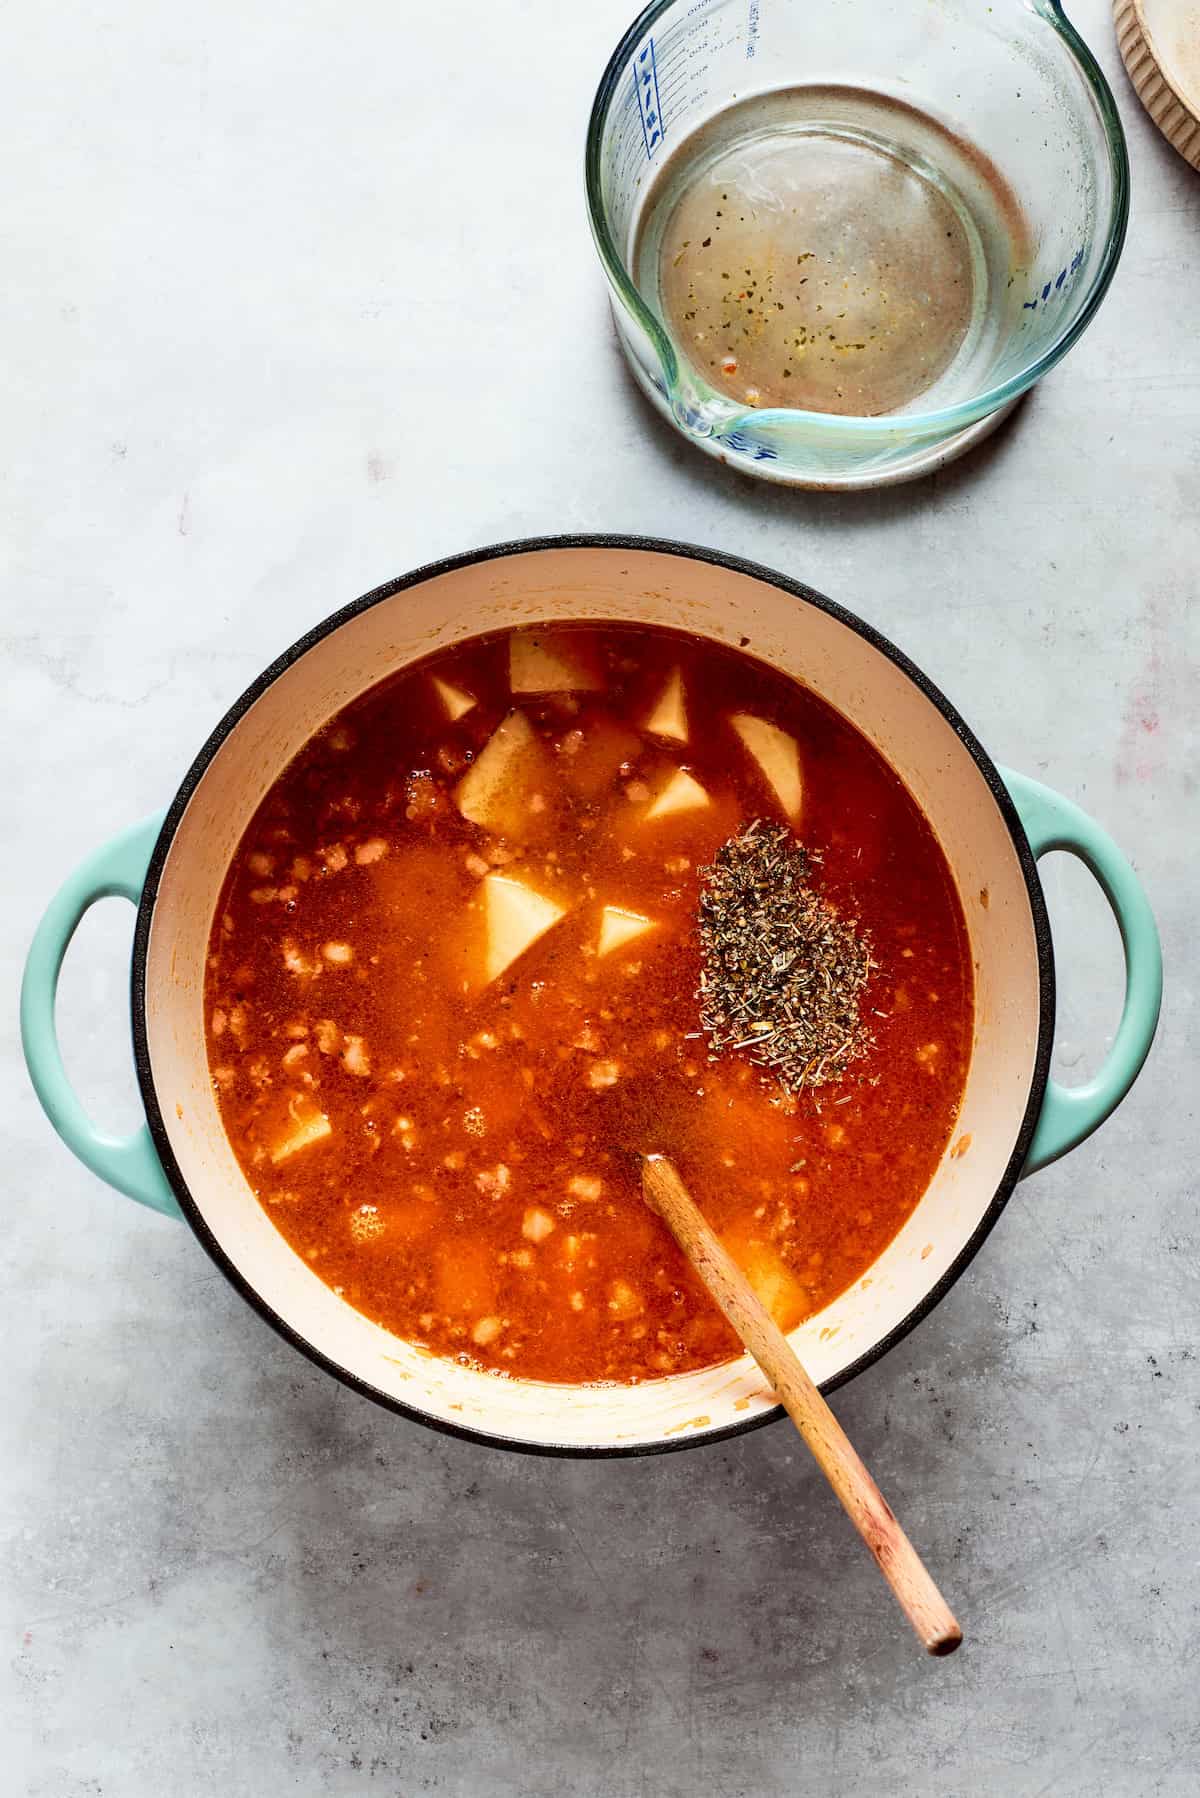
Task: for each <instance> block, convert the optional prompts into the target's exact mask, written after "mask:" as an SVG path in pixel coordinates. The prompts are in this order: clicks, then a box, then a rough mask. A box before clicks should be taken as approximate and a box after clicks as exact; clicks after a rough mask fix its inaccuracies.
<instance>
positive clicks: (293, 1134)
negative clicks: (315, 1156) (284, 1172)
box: [271, 1099, 333, 1166]
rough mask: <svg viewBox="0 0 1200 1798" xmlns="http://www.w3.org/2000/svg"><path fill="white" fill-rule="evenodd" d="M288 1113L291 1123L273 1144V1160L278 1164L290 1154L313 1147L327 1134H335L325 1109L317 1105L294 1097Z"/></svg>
mask: <svg viewBox="0 0 1200 1798" xmlns="http://www.w3.org/2000/svg"><path fill="white" fill-rule="evenodd" d="M288 1115H289V1118H290V1120H291V1121H290V1123H289V1125H288V1128H287V1129H286V1130H285V1131H284V1133H283V1135H282V1136H278V1137H276V1139H275V1141H274V1143H273V1144H272V1146H271V1160H272V1161H273V1162H274V1163H275V1164H276V1166H278V1164H279V1163H280V1162H281V1161H286V1160H287V1158H288V1156H289V1155H296V1154H298V1153H299V1152H300V1150H301V1149H308V1148H311V1147H312V1145H313V1143H315V1142H323V1141H324V1139H325V1138H326V1137H327V1136H332V1135H333V1125H332V1124H331V1123H330V1122H329V1119H328V1118H327V1117H326V1116H325V1113H324V1112H323V1111H318V1110H317V1108H316V1106H315V1105H305V1104H304V1102H303V1101H302V1100H296V1099H293V1101H292V1103H291V1105H290V1107H289V1110H288Z"/></svg>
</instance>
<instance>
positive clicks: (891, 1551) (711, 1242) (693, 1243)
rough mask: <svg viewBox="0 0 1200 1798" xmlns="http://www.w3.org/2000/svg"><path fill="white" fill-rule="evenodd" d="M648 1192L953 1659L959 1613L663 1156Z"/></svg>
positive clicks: (861, 1528)
mask: <svg viewBox="0 0 1200 1798" xmlns="http://www.w3.org/2000/svg"><path fill="white" fill-rule="evenodd" d="M642 1190H643V1192H644V1194H645V1197H646V1202H647V1203H648V1204H649V1206H650V1207H651V1209H652V1210H654V1211H657V1212H658V1214H659V1216H660V1217H661V1218H662V1219H663V1221H664V1223H666V1224H667V1226H668V1227H669V1229H670V1230H671V1233H672V1235H673V1236H674V1237H675V1240H676V1242H677V1243H678V1244H679V1246H680V1248H681V1249H682V1250H683V1252H684V1254H685V1255H686V1256H687V1258H688V1260H689V1261H690V1262H691V1264H692V1266H693V1267H694V1268H695V1270H696V1272H697V1273H698V1274H699V1276H700V1278H701V1279H702V1280H703V1282H704V1284H705V1286H707V1288H708V1290H709V1292H710V1293H711V1294H712V1296H713V1298H714V1299H715V1300H716V1302H717V1304H718V1305H719V1306H720V1307H721V1310H722V1311H723V1312H724V1313H725V1316H726V1317H727V1318H728V1319H729V1322H730V1323H731V1324H732V1325H733V1327H734V1329H735V1330H736V1331H737V1333H738V1335H739V1336H740V1337H741V1339H742V1341H743V1342H744V1343H745V1345H746V1347H747V1348H748V1349H749V1350H750V1353H751V1354H752V1355H753V1356H754V1359H755V1360H756V1361H757V1362H758V1365H759V1366H760V1367H761V1368H762V1371H763V1372H764V1373H765V1374H766V1376H767V1379H768V1380H769V1381H770V1382H771V1385H772V1387H773V1388H774V1390H775V1391H776V1392H777V1393H778V1395H779V1398H780V1400H781V1402H782V1404H783V1405H784V1407H785V1409H786V1410H787V1412H788V1415H789V1416H790V1417H791V1419H792V1422H793V1423H794V1424H795V1426H796V1428H797V1429H798V1430H799V1432H800V1434H801V1435H802V1436H803V1438H804V1440H805V1442H807V1444H808V1446H809V1448H810V1449H811V1450H812V1452H813V1455H814V1456H815V1457H816V1461H817V1465H818V1466H819V1467H820V1469H821V1472H822V1473H823V1474H824V1475H825V1478H826V1479H827V1480H828V1481H829V1484H830V1485H831V1486H832V1487H833V1490H834V1491H835V1492H836V1493H837V1495H838V1497H839V1498H840V1499H841V1501H842V1504H843V1506H844V1507H845V1509H846V1512H847V1514H848V1515H849V1517H850V1520H851V1522H852V1523H853V1524H854V1526H855V1528H856V1529H857V1530H858V1532H859V1534H860V1536H861V1537H862V1539H863V1541H864V1542H865V1543H866V1545H867V1547H868V1548H869V1549H870V1551H871V1553H872V1554H873V1555H874V1556H875V1559H876V1561H877V1562H878V1563H879V1569H880V1572H881V1573H882V1574H883V1577H884V1578H885V1579H886V1580H887V1582H888V1585H889V1586H890V1587H891V1588H892V1591H893V1592H894V1593H895V1594H896V1597H897V1598H898V1599H899V1601H900V1606H901V1609H902V1610H903V1611H904V1614H905V1616H906V1617H907V1618H908V1620H909V1622H910V1623H911V1624H912V1626H913V1628H914V1629H915V1630H916V1632H917V1635H918V1636H919V1637H920V1638H921V1641H922V1642H923V1643H924V1644H925V1647H926V1648H927V1649H928V1650H929V1653H930V1654H953V1653H954V1650H955V1649H956V1648H957V1647H958V1645H959V1643H960V1642H961V1641H962V1630H961V1629H960V1628H959V1626H958V1624H957V1622H956V1621H955V1618H954V1614H953V1612H952V1611H951V1609H950V1607H949V1605H948V1604H947V1603H946V1601H945V1599H944V1598H943V1597H942V1595H941V1593H940V1592H939V1591H938V1589H937V1587H936V1586H935V1584H934V1583H933V1580H932V1578H931V1577H930V1574H929V1571H928V1569H927V1568H926V1566H925V1564H924V1562H923V1561H922V1560H921V1557H920V1556H919V1555H918V1553H917V1551H916V1549H915V1548H914V1547H913V1545H912V1543H911V1542H910V1541H909V1539H908V1537H907V1536H906V1535H905V1533H904V1531H903V1530H902V1529H901V1527H900V1525H899V1524H898V1523H897V1521H896V1519H895V1517H894V1516H893V1515H892V1511H891V1507H890V1506H889V1504H888V1502H887V1500H886V1499H885V1498H884V1496H883V1494H882V1492H881V1491H880V1490H879V1487H878V1486H877V1485H876V1484H875V1481H874V1480H873V1479H872V1478H871V1475H870V1474H869V1473H868V1471H867V1469H866V1467H865V1466H864V1465H863V1463H862V1461H861V1460H860V1459H859V1457H858V1455H857V1453H856V1452H855V1449H854V1446H853V1444H852V1443H851V1441H850V1438H849V1437H848V1436H847V1435H846V1433H845V1431H844V1430H843V1429H842V1426H841V1424H840V1423H839V1422H838V1420H837V1418H836V1417H835V1416H834V1414H833V1412H832V1411H831V1410H830V1409H829V1406H828V1405H827V1404H826V1403H825V1400H824V1399H823V1398H822V1397H821V1394H820V1392H819V1391H818V1390H817V1388H816V1386H815V1385H814V1384H813V1382H812V1380H810V1378H809V1377H808V1375H807V1374H806V1373H805V1371H804V1368H803V1367H802V1366H801V1364H800V1361H799V1359H798V1358H797V1356H796V1352H795V1350H794V1349H793V1348H792V1346H791V1344H790V1343H789V1341H788V1339H787V1337H786V1336H785V1335H784V1334H783V1331H782V1330H781V1329H780V1328H779V1326H778V1324H776V1323H775V1321H774V1319H773V1318H772V1317H771V1315H770V1313H769V1312H768V1311H767V1310H766V1309H765V1307H764V1306H763V1304H762V1302H761V1300H760V1299H759V1297H758V1295H757V1293H756V1292H755V1291H754V1288H753V1287H752V1286H751V1285H750V1282H749V1281H748V1280H747V1278H746V1276H745V1274H744V1273H743V1272H742V1270H741V1268H740V1267H739V1266H738V1264H737V1262H736V1261H735V1260H734V1259H733V1257H732V1255H730V1253H729V1251H728V1250H727V1249H726V1248H725V1247H724V1245H723V1244H722V1243H721V1241H720V1240H719V1238H718V1237H717V1236H716V1235H715V1233H714V1232H713V1230H712V1229H711V1228H710V1226H709V1225H708V1224H707V1223H706V1222H705V1219H704V1218H703V1216H702V1215H701V1213H700V1211H699V1210H698V1209H697V1207H696V1204H695V1201H694V1200H693V1198H692V1196H691V1194H690V1193H689V1192H688V1190H687V1187H686V1186H685V1185H684V1184H683V1181H682V1180H681V1179H680V1177H679V1174H678V1172H677V1171H676V1168H675V1164H674V1163H673V1162H672V1161H669V1160H668V1159H667V1157H666V1156H665V1155H648V1156H646V1157H645V1159H644V1164H643V1170H642Z"/></svg>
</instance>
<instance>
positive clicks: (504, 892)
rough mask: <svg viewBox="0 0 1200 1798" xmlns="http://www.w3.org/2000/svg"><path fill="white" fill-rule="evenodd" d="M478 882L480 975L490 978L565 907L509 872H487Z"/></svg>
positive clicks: (508, 965)
mask: <svg viewBox="0 0 1200 1798" xmlns="http://www.w3.org/2000/svg"><path fill="white" fill-rule="evenodd" d="M479 884H480V887H481V888H482V891H483V907H484V925H485V930H486V943H485V947H484V978H485V979H486V980H489V981H491V980H495V979H497V978H498V977H499V976H500V975H501V974H503V972H504V970H505V969H506V968H507V967H510V966H511V965H512V963H513V962H514V961H516V959H517V957H518V956H520V955H524V953H525V951H526V949H528V948H530V947H531V946H532V945H533V944H534V943H536V942H537V940H538V938H539V937H540V936H544V935H545V934H546V932H547V931H548V930H549V929H550V927H551V925H552V924H557V923H558V920H559V919H560V918H561V917H564V916H565V915H566V912H565V907H563V906H561V905H556V904H555V902H554V900H553V899H547V898H545V896H544V895H543V894H541V893H538V892H535V891H534V889H533V888H532V887H530V886H526V885H525V882H524V881H522V880H515V879H514V878H513V877H512V875H510V874H489V875H487V877H486V878H485V879H484V880H482V881H481V882H480V883H479Z"/></svg>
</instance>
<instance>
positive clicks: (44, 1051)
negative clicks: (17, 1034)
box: [21, 815, 183, 1217]
mask: <svg viewBox="0 0 1200 1798" xmlns="http://www.w3.org/2000/svg"><path fill="white" fill-rule="evenodd" d="M161 827H162V816H161V815H159V816H157V817H153V818H146V819H145V820H143V822H142V823H141V824H135V825H133V826H132V827H131V828H130V829H129V830H124V831H122V832H121V834H120V835H119V836H115V837H113V838H112V840H111V842H108V843H105V844H104V846H103V847H102V848H100V849H97V850H95V851H94V852H93V853H92V854H91V855H89V856H88V858H87V860H86V861H85V862H83V863H82V864H81V866H80V867H78V868H76V870H75V872H74V873H73V874H72V875H71V876H70V878H69V879H68V880H67V881H66V882H65V883H64V884H63V886H62V887H61V888H60V889H59V891H58V892H57V893H56V894H55V896H54V898H53V899H52V900H51V901H50V904H49V906H48V907H47V910H46V915H45V917H44V918H43V919H42V921H41V923H40V924H39V925H38V927H37V931H36V933H35V935H34V939H33V942H32V944H31V945H30V949H29V957H28V960H27V961H26V963H25V977H24V979H23V981H22V983H21V1044H22V1047H23V1049H24V1051H25V1065H26V1066H27V1067H28V1069H29V1077H30V1079H31V1080H32V1081H33V1088H34V1091H35V1092H36V1093H37V1096H38V1098H39V1099H40V1101H41V1105H42V1110H43V1111H44V1112H45V1113H46V1116H47V1117H48V1118H49V1119H50V1122H51V1123H52V1124H53V1126H54V1128H55V1129H56V1130H57V1131H58V1134H59V1135H60V1136H61V1137H62V1139H63V1141H64V1142H65V1143H66V1145H67V1147H68V1148H69V1149H70V1150H71V1152H72V1154H74V1155H76V1156H77V1157H78V1159H79V1160H80V1161H82V1162H83V1165H84V1166H85V1167H87V1168H90V1169H91V1171H92V1172H93V1173H94V1174H99V1176H100V1178H101V1179H102V1180H106V1181H107V1182H108V1184H109V1185H110V1186H115V1187H116V1189H117V1191H118V1192H123V1193H125V1194H126V1195H127V1196H128V1197H129V1198H131V1199H136V1200H137V1201H138V1203H139V1204H141V1205H148V1206H149V1207H150V1209H151V1210H152V1211H161V1212H163V1213H164V1214H165V1215H166V1216H168V1217H181V1216H182V1215H183V1214H182V1212H181V1211H180V1209H179V1205H178V1202H177V1200H176V1198H175V1194H174V1193H173V1192H172V1190H171V1186H170V1182H169V1181H168V1179H167V1176H166V1174H165V1173H164V1172H163V1168H162V1163H161V1162H160V1161H159V1159H158V1154H157V1151H156V1150H155V1147H154V1143H153V1141H152V1140H151V1137H150V1132H149V1130H148V1129H147V1127H146V1125H145V1124H143V1125H142V1126H141V1128H140V1129H138V1130H135V1131H134V1132H133V1134H132V1136H107V1135H104V1134H103V1133H102V1132H101V1131H99V1130H97V1129H96V1127H95V1125H94V1124H93V1123H92V1120H91V1119H90V1118H89V1117H88V1115H87V1112H86V1111H85V1110H84V1109H83V1106H82V1105H81V1104H80V1103H79V1100H78V1099H77V1098H76V1096H75V1092H74V1089H73V1088H72V1086H71V1083H70V1081H69V1080H68V1078H67V1070H66V1068H65V1067H64V1066H63V1059H62V1051H61V1050H60V1048H59V1045H58V1031H57V1029H56V1026H55V1015H54V1013H55V1001H56V998H57V995H58V978H59V975H60V973H61V971H62V965H63V958H64V956H65V955H66V953H67V948H68V945H69V944H70V941H71V938H72V937H73V936H74V934H75V932H76V930H77V929H78V928H79V924H80V921H81V920H82V918H83V916H84V913H85V912H87V911H88V910H89V909H90V907H91V906H93V905H94V904H95V903H96V901H97V899H106V898H109V897H110V896H112V895H119V896H120V897H121V898H123V899H128V900H129V902H130V904H131V905H136V904H137V903H138V901H139V900H140V898H141V896H142V887H143V886H144V885H145V881H146V870H147V868H148V867H149V865H150V857H151V855H152V853H153V851H154V845H155V842H156V841H157V839H158V833H159V830H160V829H161Z"/></svg>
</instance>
